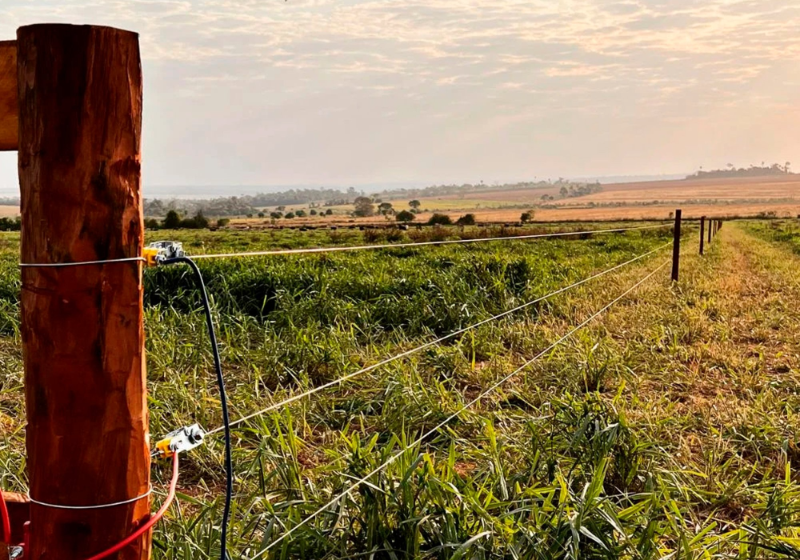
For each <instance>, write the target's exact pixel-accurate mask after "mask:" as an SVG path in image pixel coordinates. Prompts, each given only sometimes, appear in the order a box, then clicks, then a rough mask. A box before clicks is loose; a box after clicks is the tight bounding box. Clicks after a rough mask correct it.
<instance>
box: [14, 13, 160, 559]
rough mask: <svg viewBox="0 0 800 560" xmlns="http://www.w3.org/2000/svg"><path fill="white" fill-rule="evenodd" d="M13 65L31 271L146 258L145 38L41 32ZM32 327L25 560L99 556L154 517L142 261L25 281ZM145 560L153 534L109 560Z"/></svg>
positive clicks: (27, 354)
mask: <svg viewBox="0 0 800 560" xmlns="http://www.w3.org/2000/svg"><path fill="white" fill-rule="evenodd" d="M17 59H18V66H17V70H18V73H17V77H18V82H19V83H18V87H19V90H18V93H19V107H20V115H19V119H20V120H19V148H18V150H19V179H20V188H21V195H22V203H21V213H22V243H21V259H22V262H23V263H69V262H79V261H91V260H107V259H118V258H125V257H138V256H141V253H142V244H143V232H144V228H143V219H142V196H141V191H140V187H141V174H140V163H141V161H140V140H141V117H142V74H141V63H140V58H139V39H138V35H137V34H136V33H132V32H129V31H121V30H118V29H113V28H109V27H95V26H73V25H61V24H46V25H31V26H26V27H21V28H20V29H19V30H18V31H17ZM21 314H22V346H23V359H24V367H25V399H26V405H27V406H26V407H27V420H28V427H27V452H28V459H27V461H28V473H29V477H30V494H31V498H32V502H31V506H30V509H31V512H30V513H31V525H30V547H29V548H28V550H26V552H25V557H26V559H31V560H39V559H40V558H47V560H75V559H76V558H87V557H89V556H92V555H94V554H97V553H99V552H102V551H104V550H106V549H107V548H108V547H110V546H112V545H114V544H116V543H118V542H119V541H121V540H122V539H124V538H125V537H127V536H128V535H130V534H131V533H132V532H133V531H134V530H135V528H136V527H137V526H139V525H140V524H141V522H142V521H143V520H144V519H146V518H147V517H148V516H149V514H150V499H149V497H148V496H147V493H148V488H149V486H150V456H149V449H148V439H147V430H148V414H147V401H146V393H145V391H146V386H145V367H144V366H145V364H144V331H143V324H142V316H143V314H142V263H141V262H138V261H136V262H124V263H107V264H102V265H81V266H72V267H53V268H43V267H28V266H26V267H23V269H22V301H21ZM141 496H144V497H141ZM137 497H141V498H140V499H138V500H136V499H135V498H137ZM130 499H134V500H133V501H132V502H131V503H129V504H125V505H117V506H113V507H107V508H103V509H85V510H67V509H59V508H54V507H51V506H50V505H42V504H37V503H34V502H45V503H48V504H56V505H66V506H96V505H102V504H109V503H116V502H120V501H125V500H130ZM149 557H150V538H149V536H146V537H143V538H141V539H139V540H138V541H137V542H135V543H133V544H131V545H130V546H129V547H127V548H126V549H125V550H124V551H123V552H120V553H118V554H115V555H113V556H111V558H112V559H115V560H145V559H147V558H149Z"/></svg>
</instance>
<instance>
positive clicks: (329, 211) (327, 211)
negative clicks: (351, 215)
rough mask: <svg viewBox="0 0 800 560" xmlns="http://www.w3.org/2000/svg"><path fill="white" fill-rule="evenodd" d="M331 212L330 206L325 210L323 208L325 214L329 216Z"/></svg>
mask: <svg viewBox="0 0 800 560" xmlns="http://www.w3.org/2000/svg"><path fill="white" fill-rule="evenodd" d="M331 214H333V210H331V209H330V208H328V209H327V210H325V215H326V216H330V215H331Z"/></svg>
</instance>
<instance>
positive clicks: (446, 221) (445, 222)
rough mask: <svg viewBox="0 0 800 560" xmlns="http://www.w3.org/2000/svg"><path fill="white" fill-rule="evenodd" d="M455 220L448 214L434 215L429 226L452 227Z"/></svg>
mask: <svg viewBox="0 0 800 560" xmlns="http://www.w3.org/2000/svg"><path fill="white" fill-rule="evenodd" d="M452 223H453V220H451V219H450V216H448V215H447V214H434V215H433V216H431V217H430V219H429V220H428V225H431V226H449V225H452Z"/></svg>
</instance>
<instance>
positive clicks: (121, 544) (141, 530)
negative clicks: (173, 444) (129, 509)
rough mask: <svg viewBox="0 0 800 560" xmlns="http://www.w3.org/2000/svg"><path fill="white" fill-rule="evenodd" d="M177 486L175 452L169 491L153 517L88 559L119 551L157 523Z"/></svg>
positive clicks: (176, 459)
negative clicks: (127, 535)
mask: <svg viewBox="0 0 800 560" xmlns="http://www.w3.org/2000/svg"><path fill="white" fill-rule="evenodd" d="M177 486H178V454H177V453H175V454H174V455H173V456H172V480H170V483H169V493H168V494H167V499H166V500H164V503H163V504H162V505H161V508H160V509H159V510H158V511H157V512H156V514H155V515H154V516H153V517H151V518H150V519H149V520H148V521H147V523H145V524H144V525H142V526H141V527H139V528H138V529H137V530H136V531H135V532H134V533H133V534H131V536H129V537H128V538H126V539H125V540H123V541H120V542H119V543H117V544H115V545H114V546H112V547H111V548H109V549H108V550H104V551H103V552H101V553H100V554H95V555H94V556H92V557H91V558H89V559H88V560H100V559H101V558H107V557H108V556H111V555H112V554H114V553H116V552H119V551H120V550H122V549H123V548H125V547H126V546H128V545H129V544H131V543H132V542H134V541H135V540H136V539H138V538H139V537H141V536H142V535H144V534H145V533H146V532H147V531H149V530H150V529H152V528H153V525H155V524H156V523H158V521H159V519H161V518H162V517H164V514H165V513H166V512H167V509H169V506H170V504H172V501H173V500H174V499H175V488H176V487H177Z"/></svg>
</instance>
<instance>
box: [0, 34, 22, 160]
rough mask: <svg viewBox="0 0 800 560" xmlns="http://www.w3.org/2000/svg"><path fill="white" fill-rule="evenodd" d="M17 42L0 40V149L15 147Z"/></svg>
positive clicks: (17, 116)
mask: <svg viewBox="0 0 800 560" xmlns="http://www.w3.org/2000/svg"><path fill="white" fill-rule="evenodd" d="M18 121H19V108H18V106H17V42H16V41H0V151H8V150H16V149H17V122H18Z"/></svg>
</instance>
